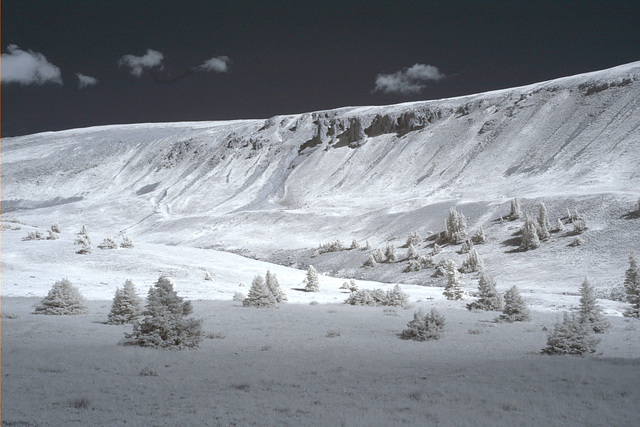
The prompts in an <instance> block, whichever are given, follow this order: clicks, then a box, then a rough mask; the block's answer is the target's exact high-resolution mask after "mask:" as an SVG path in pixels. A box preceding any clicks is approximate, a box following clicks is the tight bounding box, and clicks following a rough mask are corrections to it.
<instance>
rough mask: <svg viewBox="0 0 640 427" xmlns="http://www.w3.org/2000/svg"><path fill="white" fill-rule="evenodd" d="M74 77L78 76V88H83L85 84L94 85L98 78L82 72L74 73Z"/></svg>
mask: <svg viewBox="0 0 640 427" xmlns="http://www.w3.org/2000/svg"><path fill="white" fill-rule="evenodd" d="M76 77H77V78H78V87H79V88H80V89H84V88H85V87H87V86H95V85H97V84H98V79H96V78H95V77H91V76H85V75H84V74H82V73H76Z"/></svg>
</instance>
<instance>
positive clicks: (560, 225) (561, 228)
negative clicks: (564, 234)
mask: <svg viewBox="0 0 640 427" xmlns="http://www.w3.org/2000/svg"><path fill="white" fill-rule="evenodd" d="M561 231H564V223H563V222H562V220H561V219H560V218H558V221H557V222H556V226H555V227H553V229H552V230H551V232H552V233H560V232H561Z"/></svg>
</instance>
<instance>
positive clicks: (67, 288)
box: [35, 279, 89, 315]
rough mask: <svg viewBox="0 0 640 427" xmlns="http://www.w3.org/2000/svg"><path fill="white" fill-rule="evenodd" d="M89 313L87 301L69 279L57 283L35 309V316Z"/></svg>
mask: <svg viewBox="0 0 640 427" xmlns="http://www.w3.org/2000/svg"><path fill="white" fill-rule="evenodd" d="M88 312H89V309H88V307H87V301H86V300H85V298H84V297H83V296H82V295H81V294H80V291H79V290H78V288H76V287H75V286H73V285H72V284H71V282H70V281H69V279H62V280H60V281H58V282H56V283H55V284H54V285H53V287H52V288H51V289H50V290H49V293H48V294H47V296H46V297H45V298H44V299H42V301H40V304H38V305H37V306H36V308H35V314H52V315H77V314H86V313H88Z"/></svg>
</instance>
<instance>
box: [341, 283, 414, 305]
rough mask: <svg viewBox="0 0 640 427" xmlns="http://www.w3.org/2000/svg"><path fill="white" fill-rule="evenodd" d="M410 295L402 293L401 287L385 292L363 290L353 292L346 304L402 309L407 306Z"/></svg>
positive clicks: (396, 286)
mask: <svg viewBox="0 0 640 427" xmlns="http://www.w3.org/2000/svg"><path fill="white" fill-rule="evenodd" d="M408 300H409V295H407V294H406V293H404V292H403V291H402V288H401V287H400V285H395V286H394V287H393V289H391V290H388V291H386V292H385V291H383V290H382V289H380V288H377V289H361V290H355V291H353V292H351V295H349V298H347V299H346V300H345V302H344V303H345V304H351V305H368V306H380V305H382V306H394V307H402V306H404V305H406V304H407V301H408Z"/></svg>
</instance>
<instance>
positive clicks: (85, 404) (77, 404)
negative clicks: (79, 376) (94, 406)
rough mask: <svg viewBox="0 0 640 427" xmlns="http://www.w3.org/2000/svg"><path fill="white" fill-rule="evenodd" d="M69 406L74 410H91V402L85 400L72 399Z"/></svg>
mask: <svg viewBox="0 0 640 427" xmlns="http://www.w3.org/2000/svg"><path fill="white" fill-rule="evenodd" d="M69 406H71V407H72V408H75V409H91V401H89V399H86V398H84V397H83V398H79V399H73V400H71V401H70V402H69Z"/></svg>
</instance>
